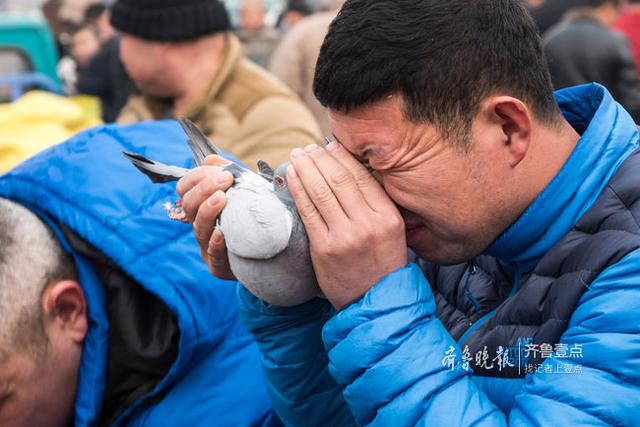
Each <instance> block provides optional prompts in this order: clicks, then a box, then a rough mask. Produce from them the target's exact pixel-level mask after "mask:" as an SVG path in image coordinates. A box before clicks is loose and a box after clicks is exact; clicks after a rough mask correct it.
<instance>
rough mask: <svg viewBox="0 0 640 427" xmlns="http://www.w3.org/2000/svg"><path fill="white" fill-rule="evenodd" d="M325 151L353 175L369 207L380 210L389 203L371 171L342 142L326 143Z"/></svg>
mask: <svg viewBox="0 0 640 427" xmlns="http://www.w3.org/2000/svg"><path fill="white" fill-rule="evenodd" d="M327 151H328V152H329V153H330V154H331V155H332V156H333V157H334V158H335V159H336V160H338V161H339V162H340V164H342V165H343V166H344V167H345V168H346V169H347V170H349V171H350V172H351V174H352V175H353V179H354V181H355V183H356V185H357V186H358V188H359V189H360V192H361V193H362V196H363V197H364V200H365V201H366V203H367V204H368V205H369V207H370V208H371V209H373V210H374V211H376V212H380V211H381V210H383V208H384V207H385V206H387V205H389V204H390V203H391V202H390V199H389V196H388V195H387V193H386V192H385V191H384V188H383V187H382V185H380V183H379V182H378V181H376V179H375V178H374V177H373V175H372V174H371V172H370V171H369V170H368V169H367V168H366V167H365V166H364V165H363V164H362V163H360V162H359V161H358V159H356V158H355V157H354V156H353V154H351V153H350V152H349V151H347V150H346V149H345V148H344V147H343V146H342V144H340V143H339V142H336V141H332V142H330V143H329V144H328V145H327Z"/></svg>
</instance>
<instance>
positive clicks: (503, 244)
mask: <svg viewBox="0 0 640 427" xmlns="http://www.w3.org/2000/svg"><path fill="white" fill-rule="evenodd" d="M556 100H557V102H558V105H559V106H560V109H561V111H562V113H563V114H564V116H565V118H566V119H567V121H569V123H571V125H572V126H573V127H574V128H575V129H576V130H577V131H578V132H579V133H580V134H581V135H582V136H581V138H580V140H579V141H578V144H577V145H576V148H575V149H574V151H573V153H572V154H571V156H570V157H569V159H568V160H567V162H566V163H565V165H564V166H563V167H562V169H561V170H560V172H559V173H558V175H556V177H555V178H554V179H553V180H552V181H551V183H550V184H549V185H548V186H547V187H546V189H545V190H544V191H543V192H542V193H541V194H540V195H539V196H538V197H537V198H536V199H535V200H534V201H533V203H532V204H531V205H530V206H529V207H528V208H527V210H525V212H524V213H523V214H522V215H521V216H520V218H519V219H518V220H517V221H516V222H515V223H514V224H513V225H511V227H509V228H508V229H507V230H506V231H505V232H504V233H503V234H502V235H501V236H500V237H498V239H497V240H496V241H495V242H494V243H493V244H492V245H491V246H490V247H489V249H488V250H487V251H486V253H487V254H489V255H492V256H495V257H497V258H498V259H499V260H500V261H502V262H503V263H505V264H508V265H510V266H511V267H512V268H513V269H515V270H517V271H520V272H521V273H526V272H530V271H532V270H533V269H534V267H535V266H536V265H537V263H538V262H539V261H540V259H541V258H542V257H543V256H544V254H545V253H546V252H547V251H549V250H550V249H551V248H552V247H553V246H554V245H556V244H557V243H558V242H559V241H560V239H562V238H563V237H564V236H565V235H566V234H567V233H568V232H569V231H570V230H571V229H572V228H573V227H574V226H575V224H576V223H577V222H578V220H579V219H580V217H581V216H582V215H583V214H584V213H585V212H586V211H587V210H588V209H589V208H590V207H591V206H592V205H593V203H594V202H595V201H596V199H597V198H598V197H599V196H600V194H601V193H602V191H603V190H604V188H605V186H606V185H607V184H608V182H609V180H610V179H611V177H612V176H613V175H614V174H615V172H616V171H617V170H618V168H619V167H620V165H621V164H622V163H623V162H624V160H625V159H626V158H627V157H628V156H629V155H630V154H631V153H632V152H633V151H634V150H636V148H637V147H638V130H637V128H636V125H635V123H634V122H633V119H632V118H631V116H629V114H628V113H627V112H626V111H625V110H624V109H623V108H622V107H621V106H620V105H619V104H618V103H616V102H615V101H614V100H613V98H612V97H611V95H610V94H609V92H608V91H607V90H606V89H605V88H604V87H602V86H600V85H598V84H595V83H594V84H589V85H583V86H577V87H574V88H569V89H564V90H561V91H558V92H556Z"/></svg>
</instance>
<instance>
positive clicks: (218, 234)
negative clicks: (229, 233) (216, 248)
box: [211, 228, 222, 243]
mask: <svg viewBox="0 0 640 427" xmlns="http://www.w3.org/2000/svg"><path fill="white" fill-rule="evenodd" d="M211 239H212V240H213V243H220V242H222V231H220V230H219V229H217V228H215V229H214V230H213V235H212V236H211Z"/></svg>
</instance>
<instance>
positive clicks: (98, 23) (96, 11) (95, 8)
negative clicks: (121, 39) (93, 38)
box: [84, 3, 116, 44]
mask: <svg viewBox="0 0 640 427" xmlns="http://www.w3.org/2000/svg"><path fill="white" fill-rule="evenodd" d="M110 16H111V14H110V13H109V8H107V6H106V5H104V4H102V3H99V4H92V5H90V6H89V7H87V10H86V11H85V13H84V22H85V24H86V25H91V26H93V27H94V28H95V29H96V33H97V34H98V39H99V40H100V44H104V43H106V42H107V41H109V40H111V38H112V37H113V36H115V35H116V32H115V30H114V29H113V26H112V25H111V23H110V22H109V19H110Z"/></svg>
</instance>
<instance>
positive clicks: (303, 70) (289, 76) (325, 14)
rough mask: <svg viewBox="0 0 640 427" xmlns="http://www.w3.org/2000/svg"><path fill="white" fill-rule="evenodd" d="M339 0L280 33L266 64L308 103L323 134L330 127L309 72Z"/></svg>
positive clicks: (339, 2) (338, 6) (335, 12)
mask: <svg viewBox="0 0 640 427" xmlns="http://www.w3.org/2000/svg"><path fill="white" fill-rule="evenodd" d="M343 3H344V0H330V2H328V3H326V5H325V6H326V9H325V10H320V11H318V12H316V13H314V14H313V15H311V16H309V17H307V18H305V19H303V20H302V21H300V22H299V23H298V24H297V25H296V26H295V27H294V28H292V29H291V30H290V31H289V32H288V33H287V34H285V35H284V37H283V38H282V41H281V42H280V44H279V45H278V47H277V48H276V50H275V52H274V53H273V56H272V57H271V62H270V64H269V71H271V72H272V73H273V74H274V75H275V76H276V77H278V78H279V79H280V80H282V81H283V82H285V83H286V84H287V86H289V87H290V88H291V89H292V90H293V91H294V92H295V93H296V94H297V95H298V96H299V97H300V98H301V99H302V100H303V101H304V103H305V104H306V105H307V107H309V109H310V110H311V112H312V113H313V115H314V117H315V119H316V121H317V122H318V125H319V126H320V130H321V131H322V133H323V134H324V135H330V134H331V129H330V128H329V121H328V119H327V113H326V109H325V108H324V107H323V106H322V105H320V103H319V102H318V100H317V99H316V97H315V96H314V95H313V88H312V85H313V74H314V72H315V70H316V60H317V59H318V53H320V46H322V41H323V40H324V37H325V35H326V34H327V30H328V29H329V24H330V23H331V21H333V19H334V18H335V16H336V14H337V13H338V11H339V10H340V7H341V6H342V4H343Z"/></svg>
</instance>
